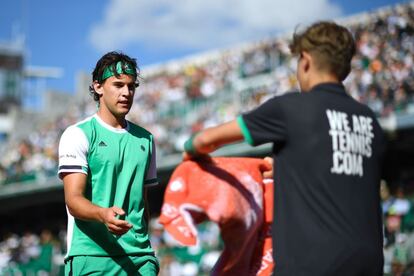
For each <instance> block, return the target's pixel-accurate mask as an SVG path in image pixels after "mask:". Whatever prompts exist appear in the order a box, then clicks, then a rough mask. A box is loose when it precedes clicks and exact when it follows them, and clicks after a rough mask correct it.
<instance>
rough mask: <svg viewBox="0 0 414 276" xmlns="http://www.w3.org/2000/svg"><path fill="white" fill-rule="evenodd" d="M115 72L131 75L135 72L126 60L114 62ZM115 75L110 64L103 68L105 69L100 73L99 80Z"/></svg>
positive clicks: (134, 74) (135, 73)
mask: <svg viewBox="0 0 414 276" xmlns="http://www.w3.org/2000/svg"><path fill="white" fill-rule="evenodd" d="M116 73H118V74H119V75H120V74H126V75H131V76H136V75H137V72H136V71H135V70H134V69H133V67H132V66H131V64H129V63H127V62H124V63H123V62H122V61H118V62H117V63H116ZM112 76H115V72H114V71H113V66H112V64H111V65H109V66H108V67H106V68H105V70H104V71H103V73H102V77H101V81H104V80H106V79H107V78H109V77H112Z"/></svg>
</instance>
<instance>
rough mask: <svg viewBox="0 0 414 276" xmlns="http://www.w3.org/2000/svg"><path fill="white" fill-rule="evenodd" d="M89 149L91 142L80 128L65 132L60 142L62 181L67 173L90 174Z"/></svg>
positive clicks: (59, 172)
mask: <svg viewBox="0 0 414 276" xmlns="http://www.w3.org/2000/svg"><path fill="white" fill-rule="evenodd" d="M88 148H89V142H88V140H87V138H86V136H85V134H84V133H83V131H82V130H81V129H80V128H78V127H76V126H70V127H68V128H67V129H66V130H65V131H64V132H63V134H62V136H61V138H60V142H59V169H58V176H59V178H60V179H62V176H63V174H65V173H77V172H78V173H84V174H88V162H87V159H86V157H87V155H88Z"/></svg>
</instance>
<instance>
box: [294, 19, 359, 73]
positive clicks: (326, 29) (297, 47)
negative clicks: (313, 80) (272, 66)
mask: <svg viewBox="0 0 414 276" xmlns="http://www.w3.org/2000/svg"><path fill="white" fill-rule="evenodd" d="M289 48H290V50H291V52H292V54H294V55H301V54H302V52H304V51H306V52H308V53H309V54H310V55H311V56H312V57H314V59H315V64H316V66H317V68H318V69H319V70H322V71H327V72H329V73H331V74H334V75H335V76H337V77H338V79H339V80H340V81H343V80H344V79H345V78H346V77H347V76H348V74H349V72H350V71H351V60H352V57H353V56H354V54H355V41H354V38H353V36H352V34H351V32H350V31H349V30H348V29H346V28H345V27H343V26H340V25H338V24H336V23H334V22H330V21H320V22H317V23H315V24H313V25H311V26H310V27H308V28H307V29H305V30H304V31H303V32H300V33H297V32H295V33H294V34H293V39H292V42H291V43H290V45H289Z"/></svg>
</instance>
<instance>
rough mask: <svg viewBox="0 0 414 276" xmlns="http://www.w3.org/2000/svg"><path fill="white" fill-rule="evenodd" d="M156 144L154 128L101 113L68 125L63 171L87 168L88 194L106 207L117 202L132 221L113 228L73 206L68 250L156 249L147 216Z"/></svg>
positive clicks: (123, 251) (118, 252)
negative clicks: (114, 122) (119, 123)
mask: <svg viewBox="0 0 414 276" xmlns="http://www.w3.org/2000/svg"><path fill="white" fill-rule="evenodd" d="M155 160H156V159H155V146H154V141H153V136H152V135H151V133H150V132H148V131H147V130H145V129H144V128H142V127H139V126H137V125H135V124H133V123H131V122H128V124H127V127H126V128H125V129H116V128H113V127H112V126H110V125H108V124H106V123H105V122H103V121H102V120H101V119H100V118H99V117H98V116H97V115H94V116H92V117H89V118H87V119H85V120H83V121H82V122H79V123H77V124H75V125H72V126H70V127H68V128H67V129H66V130H65V132H64V133H63V134H62V137H61V140H60V144H59V172H58V173H59V177H62V175H63V174H64V173H76V172H79V173H84V174H87V185H86V188H85V193H84V195H85V197H86V198H87V199H89V200H90V201H91V202H92V203H93V204H95V205H98V206H101V207H112V206H118V207H120V208H122V209H123V210H124V211H125V212H126V215H125V216H123V217H121V219H125V220H127V221H128V222H129V223H131V224H132V225H133V227H132V228H131V229H130V230H129V231H128V232H127V233H125V234H124V235H121V236H116V235H114V234H111V233H110V232H109V231H108V229H107V228H106V226H105V225H104V224H102V223H99V222H93V221H83V220H79V219H76V218H74V217H72V216H71V215H70V214H69V212H68V254H67V257H69V256H77V255H94V256H117V255H136V254H139V255H141V254H143V255H146V254H149V255H152V254H153V250H152V248H151V245H150V242H149V238H148V231H147V230H148V229H147V223H146V221H145V219H144V212H145V210H144V198H143V193H144V186H146V185H153V184H157V175H156V161H155Z"/></svg>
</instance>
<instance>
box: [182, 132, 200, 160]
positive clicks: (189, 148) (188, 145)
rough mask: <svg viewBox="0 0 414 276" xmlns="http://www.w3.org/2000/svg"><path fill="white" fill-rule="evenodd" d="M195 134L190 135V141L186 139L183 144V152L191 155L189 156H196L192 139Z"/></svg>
mask: <svg viewBox="0 0 414 276" xmlns="http://www.w3.org/2000/svg"><path fill="white" fill-rule="evenodd" d="M196 134H197V133H195V134H193V135H191V137H190V139H188V140H187V141H185V143H184V151H185V152H187V153H189V154H191V155H197V154H198V152H197V150H196V149H195V147H194V138H195V136H196Z"/></svg>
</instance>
